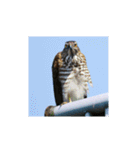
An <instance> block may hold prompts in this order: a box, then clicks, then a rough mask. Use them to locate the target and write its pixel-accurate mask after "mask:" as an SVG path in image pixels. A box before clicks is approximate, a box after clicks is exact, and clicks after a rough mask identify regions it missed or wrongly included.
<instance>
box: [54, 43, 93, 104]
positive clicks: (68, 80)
mask: <svg viewBox="0 0 140 150" xmlns="http://www.w3.org/2000/svg"><path fill="white" fill-rule="evenodd" d="M52 78H53V90H54V96H55V102H56V105H57V106H58V105H61V106H62V105H64V104H66V103H69V102H74V101H77V100H80V99H85V98H87V93H88V92H89V88H88V83H89V84H90V86H92V87H93V84H92V80H91V76H90V73H89V70H88V68H87V62H86V58H85V55H84V54H83V53H82V52H81V51H80V48H79V47H78V44H77V42H76V41H66V42H65V45H64V48H63V50H62V51H61V52H58V53H57V54H56V56H55V57H54V60H53V64H52Z"/></svg>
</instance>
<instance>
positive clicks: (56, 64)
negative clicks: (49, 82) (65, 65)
mask: <svg viewBox="0 0 140 150" xmlns="http://www.w3.org/2000/svg"><path fill="white" fill-rule="evenodd" d="M61 65H62V56H61V52H59V53H58V54H57V55H56V56H55V58H54V61H53V65H52V74H53V89H54V95H55V102H56V105H60V104H61V103H62V102H63V97H62V86H61V83H60V81H59V68H60V67H61Z"/></svg>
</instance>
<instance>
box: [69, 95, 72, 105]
mask: <svg viewBox="0 0 140 150" xmlns="http://www.w3.org/2000/svg"><path fill="white" fill-rule="evenodd" d="M68 96H69V103H71V102H72V100H71V97H70V95H69V94H68Z"/></svg>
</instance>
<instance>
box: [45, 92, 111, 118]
mask: <svg viewBox="0 0 140 150" xmlns="http://www.w3.org/2000/svg"><path fill="white" fill-rule="evenodd" d="M106 108H108V93H104V94H100V95H96V96H93V97H89V98H86V99H82V100H78V101H75V102H72V103H67V104H64V105H62V106H60V105H59V106H49V107H47V109H46V111H45V116H84V115H86V116H90V114H89V113H101V112H104V111H105V109H106Z"/></svg>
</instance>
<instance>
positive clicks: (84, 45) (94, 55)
mask: <svg viewBox="0 0 140 150" xmlns="http://www.w3.org/2000/svg"><path fill="white" fill-rule="evenodd" d="M69 40H74V41H77V43H78V46H79V48H80V50H81V52H82V53H83V54H84V55H85V57H86V60H87V66H88V69H89V71H90V74H91V79H92V82H93V88H92V87H90V86H89V94H88V97H91V96H94V95H98V94H102V93H106V92H108V37H29V116H44V110H45V108H46V107H47V106H49V105H55V99H54V93H53V84H52V83H53V81H52V70H51V67H52V62H53V59H54V57H55V55H56V54H57V53H58V52H60V51H62V50H63V48H64V45H65V42H66V41H69Z"/></svg>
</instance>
